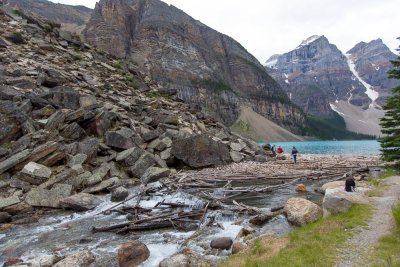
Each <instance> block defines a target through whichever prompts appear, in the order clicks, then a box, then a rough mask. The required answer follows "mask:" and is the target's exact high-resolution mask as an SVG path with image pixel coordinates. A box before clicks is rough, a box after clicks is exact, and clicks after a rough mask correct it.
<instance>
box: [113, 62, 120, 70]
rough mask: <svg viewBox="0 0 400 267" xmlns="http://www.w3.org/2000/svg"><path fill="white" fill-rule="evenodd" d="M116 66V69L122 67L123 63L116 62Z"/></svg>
mask: <svg viewBox="0 0 400 267" xmlns="http://www.w3.org/2000/svg"><path fill="white" fill-rule="evenodd" d="M114 68H116V69H122V66H121V63H119V62H117V63H115V64H114Z"/></svg>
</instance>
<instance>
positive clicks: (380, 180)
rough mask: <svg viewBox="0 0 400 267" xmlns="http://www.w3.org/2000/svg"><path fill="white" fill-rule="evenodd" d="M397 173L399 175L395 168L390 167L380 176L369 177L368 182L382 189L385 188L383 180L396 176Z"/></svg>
mask: <svg viewBox="0 0 400 267" xmlns="http://www.w3.org/2000/svg"><path fill="white" fill-rule="evenodd" d="M396 175H399V172H398V171H397V170H396V169H394V168H391V167H388V168H387V169H386V172H385V173H384V174H382V175H380V176H379V177H378V178H372V177H370V178H369V179H368V182H370V183H371V184H372V185H374V186H375V187H376V188H377V189H382V188H383V186H382V183H383V180H384V179H386V178H388V177H391V176H396Z"/></svg>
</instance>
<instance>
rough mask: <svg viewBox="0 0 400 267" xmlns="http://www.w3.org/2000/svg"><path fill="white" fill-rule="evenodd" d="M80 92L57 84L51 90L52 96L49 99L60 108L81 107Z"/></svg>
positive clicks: (73, 108)
mask: <svg viewBox="0 0 400 267" xmlns="http://www.w3.org/2000/svg"><path fill="white" fill-rule="evenodd" d="M79 98H80V95H79V92H77V91H75V90H74V89H72V88H70V87H66V86H57V87H55V88H53V89H52V90H51V94H50V97H48V98H47V99H48V100H49V101H50V102H51V103H53V105H54V106H56V107H59V108H68V109H72V110H75V109H77V108H79Z"/></svg>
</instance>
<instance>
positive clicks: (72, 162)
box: [68, 153, 87, 167]
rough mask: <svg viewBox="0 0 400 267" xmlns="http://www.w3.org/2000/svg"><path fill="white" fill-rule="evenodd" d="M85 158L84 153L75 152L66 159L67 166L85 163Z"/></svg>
mask: <svg viewBox="0 0 400 267" xmlns="http://www.w3.org/2000/svg"><path fill="white" fill-rule="evenodd" d="M86 159H87V155H86V154H82V153H80V154H76V155H75V156H73V157H72V158H71V159H70V160H69V161H68V166H69V167H72V166H74V165H82V164H83V163H85V161H86Z"/></svg>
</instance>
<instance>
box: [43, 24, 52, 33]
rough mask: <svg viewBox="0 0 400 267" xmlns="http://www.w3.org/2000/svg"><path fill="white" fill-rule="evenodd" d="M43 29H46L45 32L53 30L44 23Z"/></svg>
mask: <svg viewBox="0 0 400 267" xmlns="http://www.w3.org/2000/svg"><path fill="white" fill-rule="evenodd" d="M43 29H44V30H45V31H47V32H51V31H52V30H53V29H52V28H51V26H50V25H49V24H45V25H44V26H43Z"/></svg>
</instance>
